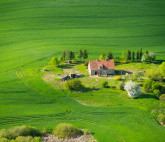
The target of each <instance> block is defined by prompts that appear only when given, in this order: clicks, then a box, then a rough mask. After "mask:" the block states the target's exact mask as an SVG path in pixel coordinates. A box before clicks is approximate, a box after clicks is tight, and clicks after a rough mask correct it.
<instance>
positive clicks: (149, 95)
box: [136, 94, 157, 99]
mask: <svg viewBox="0 0 165 142" xmlns="http://www.w3.org/2000/svg"><path fill="white" fill-rule="evenodd" d="M149 98H153V99H157V98H156V96H154V95H151V94H142V95H141V96H139V97H137V98H136V99H149Z"/></svg>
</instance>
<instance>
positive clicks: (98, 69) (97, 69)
mask: <svg viewBox="0 0 165 142" xmlns="http://www.w3.org/2000/svg"><path fill="white" fill-rule="evenodd" d="M88 71H89V74H90V75H111V74H114V73H115V64H114V60H113V59H110V60H92V61H89V64H88Z"/></svg>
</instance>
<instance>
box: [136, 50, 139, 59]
mask: <svg viewBox="0 0 165 142" xmlns="http://www.w3.org/2000/svg"><path fill="white" fill-rule="evenodd" d="M139 59H140V55H139V50H137V52H136V60H137V61H139Z"/></svg>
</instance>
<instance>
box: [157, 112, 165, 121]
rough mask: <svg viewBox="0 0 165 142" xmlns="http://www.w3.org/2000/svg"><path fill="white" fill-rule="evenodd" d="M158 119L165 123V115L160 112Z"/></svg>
mask: <svg viewBox="0 0 165 142" xmlns="http://www.w3.org/2000/svg"><path fill="white" fill-rule="evenodd" d="M157 120H158V121H159V122H162V123H165V115H163V114H159V116H158V118H157Z"/></svg>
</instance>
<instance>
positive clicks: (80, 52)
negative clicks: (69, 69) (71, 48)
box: [78, 49, 83, 59]
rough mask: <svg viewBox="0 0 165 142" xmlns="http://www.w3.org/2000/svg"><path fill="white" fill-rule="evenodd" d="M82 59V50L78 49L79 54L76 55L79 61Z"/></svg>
mask: <svg viewBox="0 0 165 142" xmlns="http://www.w3.org/2000/svg"><path fill="white" fill-rule="evenodd" d="M82 57H83V52H82V50H81V49H80V50H79V53H78V58H79V59H81V58H82Z"/></svg>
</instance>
